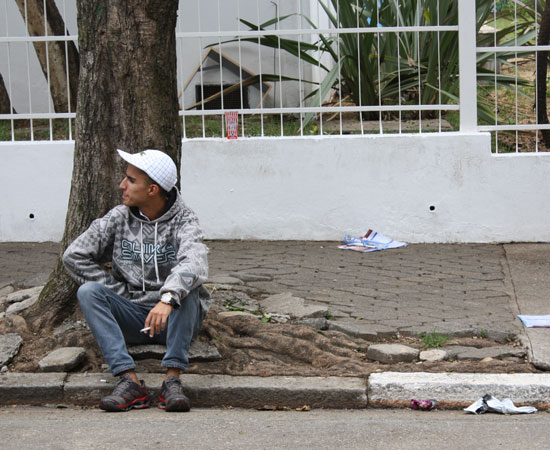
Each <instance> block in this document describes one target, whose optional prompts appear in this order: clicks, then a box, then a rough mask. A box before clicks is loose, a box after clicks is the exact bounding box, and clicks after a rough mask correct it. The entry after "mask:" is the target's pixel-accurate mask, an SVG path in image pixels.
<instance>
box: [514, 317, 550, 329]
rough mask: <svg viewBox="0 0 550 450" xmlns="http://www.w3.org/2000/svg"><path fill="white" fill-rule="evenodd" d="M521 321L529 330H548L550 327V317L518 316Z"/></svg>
mask: <svg viewBox="0 0 550 450" xmlns="http://www.w3.org/2000/svg"><path fill="white" fill-rule="evenodd" d="M518 318H519V320H521V321H522V322H523V325H525V326H526V327H527V328H548V327H550V315H542V316H527V315H524V314H521V315H518Z"/></svg>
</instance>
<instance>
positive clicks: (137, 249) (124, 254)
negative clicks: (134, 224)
mask: <svg viewBox="0 0 550 450" xmlns="http://www.w3.org/2000/svg"><path fill="white" fill-rule="evenodd" d="M156 253H157V264H166V263H167V262H169V261H175V260H176V249H175V247H174V246H173V245H172V244H166V245H164V246H162V247H161V246H160V244H157V248H156ZM154 257H155V245H154V244H151V243H148V242H144V243H143V260H144V262H145V263H146V264H147V263H149V262H151V261H153V260H154ZM121 259H122V260H123V261H128V262H133V261H139V260H141V245H140V242H139V241H129V240H127V239H122V241H121Z"/></svg>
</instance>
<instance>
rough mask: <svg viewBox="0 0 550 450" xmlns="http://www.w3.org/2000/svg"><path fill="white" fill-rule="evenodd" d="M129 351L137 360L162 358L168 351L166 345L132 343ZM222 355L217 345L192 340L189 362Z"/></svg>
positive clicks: (218, 358) (215, 359)
mask: <svg viewBox="0 0 550 450" xmlns="http://www.w3.org/2000/svg"><path fill="white" fill-rule="evenodd" d="M128 353H129V354H130V355H131V356H132V357H133V358H135V359H136V360H142V359H162V358H163V357H164V354H165V353H166V346H165V345H131V346H128ZM221 358H222V357H221V355H220V352H219V351H218V349H217V348H216V346H215V345H212V344H210V343H209V342H204V341H192V342H191V346H190V348H189V362H201V361H218V360H220V359H221Z"/></svg>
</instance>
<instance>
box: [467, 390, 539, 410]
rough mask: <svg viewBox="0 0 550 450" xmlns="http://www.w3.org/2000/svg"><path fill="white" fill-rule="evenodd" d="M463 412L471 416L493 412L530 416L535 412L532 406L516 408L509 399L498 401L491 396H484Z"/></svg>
mask: <svg viewBox="0 0 550 450" xmlns="http://www.w3.org/2000/svg"><path fill="white" fill-rule="evenodd" d="M464 411H466V412H468V413H472V414H483V413H486V412H494V413H500V414H531V413H534V412H537V411H538V410H537V408H535V407H534V406H519V407H518V406H516V405H514V403H513V402H512V400H510V399H509V398H505V399H504V400H502V401H500V400H499V399H498V398H495V397H493V396H492V395H489V394H485V395H484V396H483V397H482V398H480V399H479V400H477V401H476V402H474V403H472V404H471V405H470V406H468V407H467V408H464Z"/></svg>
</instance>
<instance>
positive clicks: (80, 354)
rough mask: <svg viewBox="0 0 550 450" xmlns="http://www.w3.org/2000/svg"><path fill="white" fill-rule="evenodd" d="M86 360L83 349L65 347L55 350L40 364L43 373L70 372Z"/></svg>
mask: <svg viewBox="0 0 550 450" xmlns="http://www.w3.org/2000/svg"><path fill="white" fill-rule="evenodd" d="M85 358H86V350H85V349H83V348H82V347H63V348H58V349H56V350H54V351H53V352H51V353H49V354H48V355H47V356H46V357H44V358H42V359H41V360H40V361H39V362H38V366H39V367H40V370H41V371H42V372H68V371H70V370H72V369H74V368H75V367H78V365H79V364H80V363H82V361H84V359H85Z"/></svg>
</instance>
